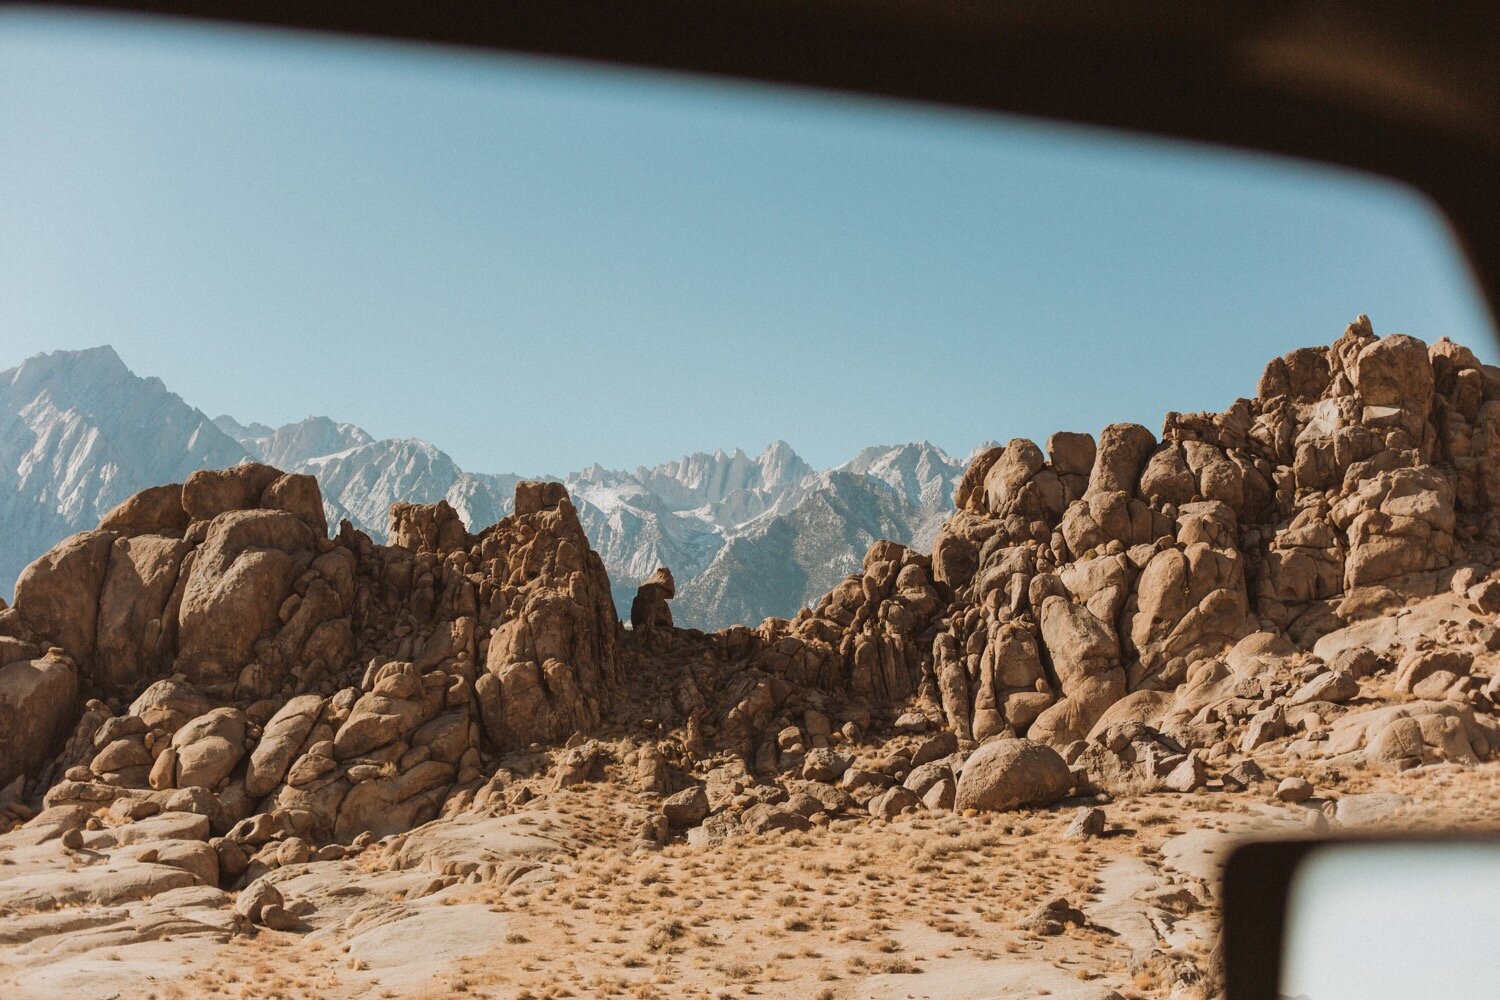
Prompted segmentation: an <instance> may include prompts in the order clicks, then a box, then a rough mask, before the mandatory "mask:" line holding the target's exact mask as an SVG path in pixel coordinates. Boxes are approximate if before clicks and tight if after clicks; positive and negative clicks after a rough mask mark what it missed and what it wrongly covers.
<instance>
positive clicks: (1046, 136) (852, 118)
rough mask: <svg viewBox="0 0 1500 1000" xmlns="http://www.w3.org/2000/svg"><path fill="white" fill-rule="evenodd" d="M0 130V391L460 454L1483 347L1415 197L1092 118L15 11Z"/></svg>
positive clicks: (1171, 403)
mask: <svg viewBox="0 0 1500 1000" xmlns="http://www.w3.org/2000/svg"><path fill="white" fill-rule="evenodd" d="M0 135H3V136H5V137H6V139H5V141H4V142H3V143H0V368H5V367H10V366H11V365H13V364H15V363H17V362H19V361H20V360H22V359H23V358H25V357H27V356H30V355H32V354H35V353H38V352H41V351H47V350H55V349H58V348H76V347H83V346H91V345H95V344H101V343H110V344H113V345H114V346H115V347H116V349H117V350H118V351H119V352H120V354H121V355H122V357H124V359H125V361H126V363H127V364H129V365H130V366H131V367H132V368H133V369H134V370H135V371H136V372H137V373H139V374H144V375H157V376H160V377H161V378H162V379H163V380H164V381H165V382H166V383H167V384H168V385H169V386H170V387H172V388H173V389H174V390H176V391H177V392H179V393H180V394H181V395H182V396H183V397H184V398H185V399H187V400H188V402H190V403H192V404H193V405H196V406H198V407H200V408H202V409H203V410H205V411H206V412H208V413H209V414H210V415H215V414H218V413H220V412H225V411H227V412H230V413H232V414H234V415H235V416H236V417H238V418H239V419H241V420H260V421H264V422H267V423H273V424H274V423H280V422H286V421H291V420H296V419H299V418H301V417H303V416H305V415H307V414H309V413H326V414H328V415H330V416H334V417H336V418H337V419H341V420H348V421H353V422H355V423H359V424H361V425H362V426H364V427H366V428H367V429H368V430H370V431H371V432H372V433H375V434H377V435H379V436H412V437H422V438H426V439H429V440H431V441H433V442H435V443H437V444H439V445H440V446H442V447H443V448H445V449H447V450H448V451H449V452H451V453H452V454H453V455H454V457H455V458H456V459H457V460H458V461H459V463H460V464H461V465H463V466H464V467H466V468H470V469H474V470H479V471H517V472H522V473H538V472H548V471H551V472H560V471H564V470H567V469H571V468H577V467H580V466H583V465H586V464H588V463H591V462H594V461H599V462H602V463H604V464H605V465H609V466H634V465H636V464H639V463H646V464H650V463H655V462H658V461H663V460H667V459H671V458H673V457H675V456H677V455H680V454H682V453H685V452H689V451H694V450H712V449H713V448H716V447H726V448H727V447H734V446H741V447H744V448H746V449H747V450H753V449H758V448H759V447H761V446H763V445H764V444H765V443H766V442H768V441H771V440H773V439H776V438H784V439H786V440H787V441H789V442H791V443H792V444H793V445H794V446H795V447H796V448H797V449H798V450H799V451H800V452H802V453H803V454H804V455H805V456H806V457H807V458H808V459H809V460H810V461H812V462H813V463H814V464H819V465H824V464H831V463H834V462H837V461H841V460H843V459H845V458H847V457H849V456H850V455H851V454H853V452H855V451H856V450H857V449H858V448H860V447H861V446H864V445H867V444H872V443H892V442H898V441H906V440H916V439H923V438H925V439H928V440H931V441H933V442H935V443H937V444H939V445H941V446H943V447H944V448H947V449H949V450H951V451H954V452H956V453H960V454H961V453H963V452H965V451H967V450H968V449H969V448H970V447H972V446H973V445H975V444H976V443H978V442H980V441H983V440H986V439H999V440H1005V439H1008V438H1010V437H1014V436H1028V437H1034V438H1037V439H1043V438H1045V436H1046V435H1047V434H1048V433H1050V432H1051V431H1053V430H1060V429H1069V430H1086V431H1094V432H1097V431H1098V430H1099V428H1100V427H1102V426H1103V425H1104V424H1106V423H1108V422H1111V421H1113V420H1124V419H1132V420H1138V421H1141V422H1143V423H1145V424H1147V425H1148V426H1150V427H1152V428H1153V429H1158V428H1159V427H1160V423H1161V418H1162V416H1163V414H1164V413H1165V412H1166V411H1167V410H1169V409H1178V410H1191V409H1220V408H1222V407H1224V406H1225V405H1227V404H1228V403H1229V402H1230V401H1231V400H1232V399H1233V398H1235V397H1236V396H1239V395H1247V394H1249V393H1251V392H1253V391H1254V386H1255V381H1256V378H1257V377H1258V375H1259V373H1260V370H1261V367H1262V366H1263V364H1264V362H1265V361H1266V360H1267V359H1269V358H1270V357H1271V356H1273V355H1275V354H1279V353H1281V352H1283V351H1286V350H1288V349H1290V348H1293V347H1298V346H1303V345H1306V344H1312V343H1326V342H1329V341H1331V340H1332V339H1333V338H1335V337H1337V336H1338V335H1339V333H1340V332H1341V331H1342V329H1343V327H1344V324H1345V323H1347V322H1348V321H1349V320H1351V319H1352V318H1353V317H1354V315H1355V314H1356V313H1359V312H1367V313H1369V314H1370V315H1371V317H1372V318H1373V320H1374V323H1375V327H1376V330H1377V331H1379V332H1389V331H1397V330H1399V331H1402V332H1408V333H1411V334H1414V335H1416V336H1419V337H1423V338H1424V339H1428V340H1432V339H1435V338H1436V337H1438V336H1440V335H1443V334H1447V335H1449V336H1452V337H1453V338H1454V339H1457V340H1460V341H1462V342H1466V343H1469V344H1470V345H1471V346H1473V347H1475V348H1476V349H1477V350H1478V351H1479V353H1480V354H1481V356H1482V357H1483V358H1484V359H1485V360H1487V361H1496V360H1500V355H1497V352H1496V350H1495V341H1494V340H1493V338H1492V336H1491V334H1490V333H1489V329H1490V327H1489V321H1488V319H1487V317H1486V315H1485V313H1484V311H1483V309H1482V307H1481V306H1480V304H1479V302H1478V299H1477V297H1476V294H1475V292H1474V290H1473V287H1472V284H1471V283H1470V281H1469V278H1468V277H1467V274H1466V273H1465V271H1464V269H1463V265H1462V263H1461V261H1460V259H1459V258H1458V256H1457V254H1456V252H1455V250H1454V249H1453V247H1452V244H1451V241H1450V239H1449V237H1448V235H1447V232H1446V230H1445V228H1444V227H1443V225H1442V223H1441V221H1440V220H1438V219H1437V217H1436V216H1435V215H1434V214H1433V213H1432V212H1431V210H1430V209H1429V208H1428V207H1427V206H1426V204H1425V203H1424V202H1423V201H1421V200H1420V199H1418V198H1416V197H1414V196H1412V195H1409V194H1407V193H1405V192H1403V191H1402V190H1400V189H1398V188H1395V187H1392V186H1388V185H1385V184H1383V183H1376V182H1372V181H1367V180H1364V179H1362V178H1358V177H1356V176H1354V175H1350V174H1345V173H1338V172H1333V171H1327V170H1323V169H1315V168H1310V167H1306V166H1301V165H1297V164H1293V163H1289V162H1284V161H1279V160H1274V159H1268V158H1260V157H1251V156H1248V155H1243V154H1229V153H1223V152H1217V151H1214V152H1210V151H1206V150H1203V149H1200V148H1195V147H1189V146H1181V145H1176V144H1168V143H1163V142H1157V141H1145V140H1140V139H1134V138H1122V137H1119V136H1115V135H1111V134H1108V133H1098V132H1090V131H1084V130H1079V129H1065V128H1058V127H1052V126H1048V127H1043V126H1038V125H1034V124H1025V123H1020V122H1016V121H1011V120H1006V119H999V118H993V117H988V116H981V115H974V114H965V113H956V112H951V111H937V110H933V109H928V108H922V107H914V106H909V105H899V104H888V103H883V102H875V101H866V100H854V99H848V98H833V97H828V96H811V95H806V94H802V93H799V92H794V91H787V90H771V89H761V88H756V87H750V86H745V85H731V84H724V83H712V82H707V81H703V80H695V79H687V78H676V77H658V76H653V75H647V74H641V73H626V72H620V71H603V70H599V69H596V68H585V67H579V66H569V65H565V64H555V63H548V62H541V61H536V60H527V59H519V58H495V57H488V56H484V57H481V56H468V55H462V56H461V55H455V54H450V53H442V52H436V51H433V50H429V49H422V48H401V47H395V46H385V45H375V44H370V43H355V42H347V41H340V42H334V41H316V42H314V41H307V40H301V39H288V38H285V37H281V36H277V35H270V34H259V33H249V32H240V31H232V30H226V29H218V30H206V29H189V28H184V27H179V26H173V27H163V26H160V25H157V26H152V27H142V26H138V25H134V24H131V23H128V22H119V21H114V20H97V21H96V20H89V21H84V22H80V21H76V20H65V19H62V18H59V17H56V16H44V15H38V14H24V13H22V14H16V13H6V14H4V15H0Z"/></svg>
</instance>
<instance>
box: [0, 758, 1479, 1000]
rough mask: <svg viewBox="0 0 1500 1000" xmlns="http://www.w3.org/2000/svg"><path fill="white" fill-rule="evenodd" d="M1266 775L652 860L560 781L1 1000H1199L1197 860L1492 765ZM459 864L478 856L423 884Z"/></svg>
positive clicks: (630, 808)
mask: <svg viewBox="0 0 1500 1000" xmlns="http://www.w3.org/2000/svg"><path fill="white" fill-rule="evenodd" d="M1292 770H1293V769H1291V768H1287V769H1284V770H1283V771H1282V773H1283V774H1285V773H1291V772H1292ZM1321 777H1323V778H1325V779H1326V778H1327V775H1326V774H1324V775H1321ZM1272 787H1273V786H1271V785H1262V786H1257V788H1256V789H1254V790H1250V791H1246V792H1242V793H1236V794H1231V793H1226V792H1222V791H1213V790H1208V791H1199V792H1196V793H1193V794H1189V795H1175V794H1170V793H1156V794H1148V795H1141V796H1136V797H1131V798H1123V799H1117V800H1115V801H1112V802H1108V803H1106V804H1105V805H1104V809H1105V811H1106V814H1107V816H1108V820H1109V829H1108V831H1107V833H1106V835H1105V836H1104V837H1102V838H1098V839H1092V840H1070V839H1065V838H1064V837H1063V831H1064V829H1065V827H1066V826H1067V824H1068V822H1069V820H1070V819H1071V818H1072V816H1073V814H1074V812H1075V811H1076V810H1077V808H1078V806H1079V802H1078V801H1074V802H1070V803H1064V804H1062V805H1060V806H1058V807H1055V808H1052V809H1048V810H1038V811H1029V812H1028V811H1023V812H1016V813H1004V814H988V815H979V816H971V817H965V816H960V815H954V814H951V813H919V814H913V815H907V816H903V817H900V818H898V819H896V820H894V821H890V822H879V821H871V820H866V819H850V820H835V821H834V822H832V823H831V824H829V825H828V826H824V827H815V828H814V829H812V830H811V831H809V832H805V833H774V834H764V835H755V836H751V835H740V836H735V837H731V838H730V839H729V840H727V841H725V842H723V843H721V844H717V845H711V846H692V845H689V844H686V843H681V842H678V843H672V844H669V845H668V846H666V847H664V848H660V849H656V850H651V849H643V848H641V847H640V846H639V844H640V842H639V841H638V840H636V839H635V838H634V837H633V836H631V835H628V834H627V833H626V832H625V831H628V830H632V829H634V822H635V821H636V820H638V819H639V817H640V816H642V815H644V813H645V811H646V809H647V807H648V803H649V801H650V800H649V799H648V798H647V797H645V796H642V795H638V794H636V793H634V792H631V791H628V790H625V789H623V788H622V787H620V786H619V785H617V784H614V783H612V782H605V783H599V784H592V785H582V786H577V787H575V788H571V789H567V790H564V791H560V792H554V793H550V794H548V795H546V796H543V797H542V798H540V799H538V800H537V801H535V802H533V803H529V804H528V805H526V806H523V807H520V808H519V809H517V810H516V811H514V812H510V813H507V814H504V815H499V816H472V815H471V816H464V817H459V818H457V819H452V820H439V821H437V822H435V823H433V824H429V825H428V826H427V827H424V828H422V829H420V830H418V831H414V832H412V833H411V834H408V835H407V836H406V837H404V838H399V839H398V840H396V841H393V842H388V843H386V844H385V845H382V846H377V847H375V848H372V849H371V850H369V851H367V852H365V854H364V855H362V856H361V857H360V858H358V859H357V860H352V861H346V862H329V863H323V864H316V865H298V866H290V867H288V868H285V869H281V870H279V871H278V879H279V885H280V887H281V889H282V891H283V892H284V894H285V895H286V896H287V899H288V901H289V902H291V901H294V900H298V901H301V902H300V907H301V909H303V910H304V911H305V912H304V914H303V916H304V920H305V926H304V928H303V929H302V930H300V931H296V932H277V931H270V930H265V929H260V930H258V931H257V932H256V933H255V934H254V935H253V936H235V937H228V938H227V939H224V936H222V935H221V936H220V938H219V939H216V938H214V937H213V936H212V935H202V934H190V935H187V936H184V937H174V936H173V935H172V934H171V933H166V934H164V935H163V936H162V938H161V939H157V940H150V941H145V942H141V943H133V944H132V943H125V944H121V945H118V946H110V943H109V941H108V940H104V941H99V942H92V946H90V945H91V943H90V942H88V941H87V939H86V935H85V934H84V933H83V932H79V931H74V932H70V933H64V934H58V935H54V936H53V937H50V938H43V939H37V940H32V941H30V942H28V943H23V944H19V945H16V944H10V945H7V944H4V942H3V941H0V961H3V963H4V964H3V965H0V984H4V985H5V986H6V989H5V991H4V992H5V995H6V996H15V997H47V998H52V997H70V998H73V997H76V998H82V1000H89V998H98V1000H103V998H127V997H131V998H133V997H142V998H151V1000H185V998H192V997H239V998H288V1000H290V998H301V997H307V998H330V1000H333V998H351V1000H352V998H357V997H381V998H404V997H428V998H430V997H440V996H476V997H495V998H514V1000H521V998H533V1000H540V998H554V997H611V996H615V997H712V998H728V997H752V996H753V997H785V998H793V997H796V998H807V997H819V998H864V997H879V998H886V997H890V998H945V1000H961V998H971V1000H980V998H990V997H995V998H998V997H1015V996H1050V997H1056V998H1077V1000H1103V998H1107V997H1110V996H1112V995H1118V996H1120V997H1123V998H1154V997H1171V998H1174V1000H1176V998H1186V997H1195V996H1206V995H1212V993H1213V990H1214V985H1215V984H1214V976H1213V973H1212V965H1213V963H1212V959H1211V952H1212V949H1213V945H1214V939H1215V920H1214V910H1215V906H1216V900H1215V891H1216V890H1215V884H1216V878H1217V875H1216V871H1217V867H1216V866H1217V863H1218V858H1219V857H1220V856H1221V855H1222V853H1223V851H1224V850H1225V849H1226V848H1227V847H1228V846H1229V845H1230V844H1232V843H1234V842H1235V841H1236V840H1238V839H1239V838H1242V837H1245V836H1249V835H1278V836H1280V835H1296V834H1305V833H1307V832H1310V831H1319V830H1323V829H1325V828H1326V824H1327V822H1328V819H1327V817H1326V816H1325V812H1326V813H1334V811H1335V810H1334V809H1333V802H1332V798H1334V797H1343V798H1345V799H1349V800H1350V802H1352V803H1353V804H1354V805H1352V806H1351V805H1346V806H1345V812H1346V815H1350V816H1354V815H1355V814H1356V813H1357V812H1358V810H1357V809H1355V808H1354V806H1357V805H1358V804H1359V803H1360V801H1362V800H1358V799H1353V798H1352V796H1354V795H1359V794H1372V793H1373V794H1382V795H1398V796H1401V797H1403V799H1404V800H1405V802H1401V801H1400V800H1386V801H1384V802H1382V801H1379V800H1369V801H1370V802H1371V803H1372V804H1373V805H1377V806H1381V808H1379V809H1375V810H1371V811H1373V812H1375V813H1376V814H1377V815H1378V816H1379V818H1380V819H1379V821H1380V822H1382V823H1391V824H1394V825H1396V826H1400V827H1408V828H1409V827H1419V828H1423V829H1466V828H1473V827H1476V826H1477V827H1493V826H1495V825H1496V823H1497V820H1500V805H1497V803H1500V764H1497V763H1491V764H1484V765H1480V766H1478V767H1472V768H1460V767H1456V766H1451V765H1443V766H1437V767H1428V768H1421V769H1417V770H1415V771H1411V772H1406V773H1403V774H1397V775H1374V774H1367V773H1364V772H1354V773H1352V774H1350V775H1347V776H1345V778H1344V781H1343V783H1342V785H1341V786H1339V787H1337V788H1333V789H1330V790H1329V793H1328V795H1329V797H1328V798H1326V799H1324V798H1320V799H1317V800H1314V801H1313V802H1312V803H1310V804H1308V805H1303V806H1286V805H1282V804H1280V803H1277V802H1275V801H1274V800H1273V799H1272V797H1271V794H1270V791H1271V788H1272ZM1320 787H1323V788H1327V787H1328V786H1326V785H1325V786H1320ZM1325 802H1326V807H1325ZM1392 804H1394V805H1395V806H1396V808H1394V809H1392V808H1390V807H1391V805H1392ZM1332 829H1333V830H1334V832H1337V831H1338V830H1339V829H1340V827H1339V824H1338V823H1337V822H1336V821H1335V823H1334V825H1333V827H1332ZM51 849H52V850H56V847H55V845H53V846H52V847H51ZM466 861H468V862H475V861H478V862H485V863H489V864H491V865H493V866H495V867H496V868H497V869H498V870H497V871H495V872H493V873H488V874H485V875H482V876H477V877H473V878H470V879H467V880H461V881H457V882H456V883H455V884H450V885H444V884H443V883H444V881H445V880H443V879H442V878H441V877H440V876H441V874H442V873H444V872H450V873H451V872H452V871H453V870H455V868H454V866H455V864H457V865H459V866H462V865H463V864H464V862H466ZM458 870H462V868H461V867H460V868H459V869H458ZM447 881H452V880H451V879H450V880H447ZM1057 897H1062V898H1065V899H1066V900H1068V902H1069V903H1071V904H1072V905H1073V906H1076V907H1078V908H1080V909H1081V910H1082V911H1083V913H1084V915H1085V917H1086V920H1085V922H1084V923H1083V924H1082V925H1081V926H1068V927H1067V928H1066V930H1065V931H1064V932H1063V933H1062V934H1060V935H1056V936H1042V935H1038V934H1037V933H1036V932H1034V931H1032V930H1029V929H1027V928H1026V927H1024V926H1020V925H1021V924H1022V922H1023V919H1024V918H1025V917H1026V916H1027V915H1028V914H1030V913H1031V912H1032V911H1034V910H1035V909H1036V908H1037V907H1038V906H1039V905H1040V904H1043V903H1046V902H1047V901H1049V900H1052V899H1054V898H1057ZM73 912H76V913H86V912H87V909H86V908H85V909H83V910H79V911H73ZM0 937H3V932H0Z"/></svg>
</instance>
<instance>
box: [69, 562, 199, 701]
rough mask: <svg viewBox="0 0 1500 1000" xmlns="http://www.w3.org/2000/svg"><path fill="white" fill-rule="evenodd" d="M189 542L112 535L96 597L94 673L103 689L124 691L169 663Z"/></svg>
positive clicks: (171, 656)
mask: <svg viewBox="0 0 1500 1000" xmlns="http://www.w3.org/2000/svg"><path fill="white" fill-rule="evenodd" d="M187 552H188V545H187V543H186V542H184V541H182V540H181V539H179V538H170V537H167V536H165V535H148V534H138V535H131V536H121V537H120V538H117V539H115V542H114V551H113V552H112V554H111V556H110V560H109V570H108V572H107V573H106V574H105V577H104V586H103V591H102V592H101V594H100V596H99V613H98V614H99V634H98V639H97V643H96V646H97V648H96V650H95V654H94V670H93V677H94V681H95V683H96V684H97V685H98V686H99V687H100V688H101V689H102V690H103V691H104V692H106V693H109V694H114V693H117V692H124V691H129V690H132V689H133V688H135V687H136V686H137V685H138V684H139V682H141V681H142V680H145V679H147V678H152V677H159V676H161V675H162V674H163V673H165V672H166V670H167V669H168V667H170V666H171V663H172V658H173V656H174V654H175V653H176V646H177V609H176V608H175V607H173V606H172V597H173V593H174V590H175V588H176V586H177V577H178V571H179V570H180V569H181V567H182V560H183V557H184V556H185V555H186V554H187Z"/></svg>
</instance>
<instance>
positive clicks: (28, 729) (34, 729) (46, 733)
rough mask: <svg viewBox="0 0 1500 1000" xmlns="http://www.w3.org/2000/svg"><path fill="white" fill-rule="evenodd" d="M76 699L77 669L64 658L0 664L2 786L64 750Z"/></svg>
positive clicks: (74, 712) (50, 655) (30, 772)
mask: <svg viewBox="0 0 1500 1000" xmlns="http://www.w3.org/2000/svg"><path fill="white" fill-rule="evenodd" d="M77 702H78V668H77V666H76V665H75V664H74V663H73V661H72V660H71V659H69V658H68V657H67V656H63V655H53V654H49V655H48V656H45V657H43V658H42V659H39V660H17V661H15V662H13V663H7V664H5V665H3V666H0V788H4V787H5V786H6V785H8V784H9V783H10V782H11V781H12V780H13V779H14V778H15V777H16V776H17V775H19V774H32V773H33V772H34V771H35V770H36V768H37V767H38V766H39V765H40V764H42V763H43V762H45V761H48V760H51V759H52V757H53V756H54V755H55V754H56V753H57V752H58V751H59V750H61V749H62V745H63V742H64V741H65V740H66V739H67V738H68V732H69V730H71V729H72V727H73V719H74V717H75V715H76V713H77V710H78V704H77Z"/></svg>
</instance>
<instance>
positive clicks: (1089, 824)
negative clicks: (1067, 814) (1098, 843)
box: [1063, 806, 1105, 840]
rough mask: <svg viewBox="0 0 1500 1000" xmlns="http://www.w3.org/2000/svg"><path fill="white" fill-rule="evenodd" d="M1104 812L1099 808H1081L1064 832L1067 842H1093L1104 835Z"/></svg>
mask: <svg viewBox="0 0 1500 1000" xmlns="http://www.w3.org/2000/svg"><path fill="white" fill-rule="evenodd" d="M1104 824H1105V817H1104V810H1103V809H1100V808H1098V807H1097V806H1080V807H1079V809H1078V811H1077V812H1076V813H1074V814H1073V822H1071V823H1069V824H1068V828H1067V829H1066V830H1064V831H1063V837H1064V839H1067V840H1092V839H1093V838H1095V837H1102V836H1103V835H1104Z"/></svg>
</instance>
